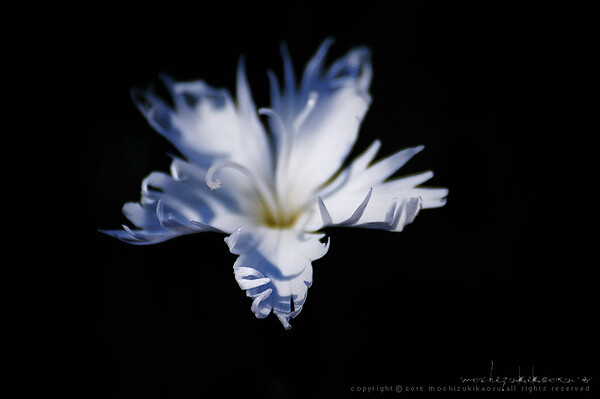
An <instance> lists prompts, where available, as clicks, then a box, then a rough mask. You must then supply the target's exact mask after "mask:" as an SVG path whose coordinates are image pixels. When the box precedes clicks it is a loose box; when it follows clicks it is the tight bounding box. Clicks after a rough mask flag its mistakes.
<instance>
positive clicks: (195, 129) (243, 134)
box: [132, 58, 272, 182]
mask: <svg viewBox="0 0 600 399" xmlns="http://www.w3.org/2000/svg"><path fill="white" fill-rule="evenodd" d="M161 77H162V80H163V82H164V83H165V86H166V88H167V89H168V91H169V92H170V94H171V96H172V99H173V103H174V105H175V106H174V107H173V108H172V107H171V106H169V105H168V104H167V103H166V102H165V101H163V100H162V99H160V98H159V97H157V96H156V94H154V93H153V92H152V90H150V89H148V90H139V89H133V90H132V98H133V101H134V102H135V104H136V105H137V106H138V108H139V109H140V111H141V112H142V114H144V116H145V117H146V118H147V119H148V122H149V123H150V125H151V126H152V127H153V128H155V129H156V130H157V131H158V132H159V133H160V134H162V135H163V136H165V137H166V138H167V139H168V140H169V141H171V143H173V145H174V146H175V147H176V148H177V149H178V150H179V151H180V152H181V153H182V154H183V155H184V156H186V157H187V158H188V159H190V160H192V161H193V162H194V163H195V164H197V165H199V166H201V167H203V168H209V167H210V166H211V164H212V163H214V162H215V161H217V160H222V159H227V160H232V161H235V162H237V163H239V164H241V165H244V166H246V167H247V168H249V169H251V170H252V171H253V172H254V173H256V174H257V175H258V176H260V177H261V178H262V179H264V181H266V182H269V181H270V179H272V155H271V150H270V148H269V144H268V141H267V136H266V133H265V131H264V128H263V127H262V124H261V123H260V120H259V119H258V115H257V113H256V109H255V106H254V103H253V101H252V97H251V94H250V89H249V85H248V81H247V79H246V73H245V68H244V60H243V58H242V59H240V62H239V65H238V70H237V100H238V105H237V107H236V105H235V103H234V101H233V99H232V98H231V96H230V94H229V92H228V91H227V90H225V89H215V88H213V87H210V86H209V85H207V84H206V83H204V82H203V81H193V82H175V81H174V80H173V79H171V78H170V77H168V76H165V75H162V76H161Z"/></svg>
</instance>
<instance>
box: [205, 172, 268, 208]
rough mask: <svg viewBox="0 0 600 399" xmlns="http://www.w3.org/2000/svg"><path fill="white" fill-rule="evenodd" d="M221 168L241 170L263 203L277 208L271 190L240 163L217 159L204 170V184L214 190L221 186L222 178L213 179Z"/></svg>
mask: <svg viewBox="0 0 600 399" xmlns="http://www.w3.org/2000/svg"><path fill="white" fill-rule="evenodd" d="M222 168H231V169H235V170H237V171H238V172H242V174H244V175H245V176H246V177H247V178H248V179H249V180H250V181H251V182H252V186H253V187H254V189H255V190H256V192H257V193H258V195H259V196H260V197H261V198H262V200H263V201H264V202H265V205H267V206H268V207H269V209H272V210H274V211H276V210H278V209H279V208H278V207H277V203H276V201H275V198H273V195H272V194H271V190H269V188H268V187H267V186H266V185H265V183H264V182H263V181H262V180H261V179H259V178H257V177H256V176H255V175H254V174H253V173H252V172H251V171H250V169H248V168H246V167H245V166H244V165H241V164H239V163H237V162H233V161H217V162H215V163H214V164H213V165H212V166H211V167H210V168H209V169H208V171H206V177H205V180H206V185H207V186H208V187H209V188H210V189H211V190H215V189H218V188H220V187H221V186H222V180H221V179H220V178H217V179H213V176H214V174H215V173H216V172H217V171H218V170H219V169H222Z"/></svg>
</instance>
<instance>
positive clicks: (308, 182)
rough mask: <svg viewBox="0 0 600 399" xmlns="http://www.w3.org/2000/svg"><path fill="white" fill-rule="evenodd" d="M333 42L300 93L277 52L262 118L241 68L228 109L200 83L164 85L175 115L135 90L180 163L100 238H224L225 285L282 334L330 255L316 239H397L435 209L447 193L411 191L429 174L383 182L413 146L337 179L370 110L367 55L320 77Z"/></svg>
mask: <svg viewBox="0 0 600 399" xmlns="http://www.w3.org/2000/svg"><path fill="white" fill-rule="evenodd" d="M331 44H332V40H331V39H328V40H325V42H324V43H323V44H322V45H321V46H320V48H319V49H318V50H317V52H316V54H315V55H314V57H313V58H312V59H311V60H310V61H309V62H308V64H307V66H306V68H305V70H304V73H303V75H302V79H301V81H300V84H299V85H297V84H296V79H295V76H294V71H293V67H292V61H291V59H290V56H289V54H288V52H287V49H286V48H285V46H282V55H283V65H284V79H283V90H281V89H280V87H279V82H278V80H277V78H276V77H275V75H274V74H273V73H272V72H271V71H269V79H270V86H271V102H272V104H271V108H261V109H259V110H258V111H257V110H256V108H255V106H254V103H253V101H252V97H251V95H250V89H249V86H248V82H247V80H246V75H245V69H244V61H243V59H240V62H239V65H238V69H237V88H236V100H237V102H236V101H234V100H233V99H232V97H231V96H230V94H229V93H228V92H227V91H226V90H223V89H215V88H213V87H210V86H208V85H207V84H206V83H204V82H203V81H195V82H174V81H173V80H172V79H171V78H169V77H166V76H162V77H161V78H162V80H163V82H164V84H165V86H166V87H167V89H168V90H169V91H170V93H171V95H172V99H173V104H174V106H173V107H171V106H169V105H168V104H167V103H166V102H164V101H163V100H162V99H160V98H158V97H157V96H156V95H155V94H154V93H153V92H152V91H151V90H146V91H139V90H133V91H132V97H133V99H134V101H135V103H136V104H137V106H138V107H139V109H140V110H141V111H142V113H143V114H144V115H145V116H146V118H147V119H148V122H149V123H150V125H151V126H152V127H153V128H154V129H156V130H157V131H158V132H159V133H160V134H162V135H163V136H165V137H166V138H167V139H168V140H169V141H171V143H173V145H174V146H175V147H176V148H177V149H178V150H179V151H180V152H181V154H183V156H184V157H185V158H184V159H183V158H177V157H174V159H173V162H172V164H171V173H170V175H169V174H165V173H162V172H152V173H151V174H150V175H149V176H148V177H146V178H145V179H144V181H143V182H142V194H141V200H140V202H139V203H137V202H136V203H127V204H125V206H124V207H123V213H124V214H125V216H126V217H127V218H128V219H129V220H130V221H131V222H132V223H133V224H134V225H135V226H136V227H137V228H136V229H131V228H129V227H127V226H123V229H124V230H109V231H104V232H105V233H107V234H109V235H111V236H114V237H117V238H119V239H121V240H123V241H125V242H128V243H132V244H139V245H144V244H155V243H158V242H161V241H165V240H168V239H170V238H173V237H177V236H180V235H184V234H192V233H200V232H205V231H214V232H221V233H226V234H229V236H228V237H227V238H225V242H226V243H227V245H228V246H229V250H230V251H231V252H232V253H234V254H236V255H239V257H238V259H237V260H236V262H235V264H234V265H233V271H234V274H235V278H236V280H237V282H238V284H239V285H240V287H241V288H242V289H243V290H246V294H247V295H248V296H249V297H251V298H253V302H252V306H251V309H252V311H253V312H254V313H255V315H256V317H259V318H263V317H266V316H267V315H268V314H269V313H271V312H273V313H274V314H275V315H276V316H277V317H278V318H279V320H280V321H281V323H282V324H283V325H284V327H285V328H286V329H288V328H290V324H289V320H290V317H295V316H297V315H298V314H299V313H300V311H301V310H302V307H303V306H304V303H305V301H306V295H307V292H308V287H310V285H311V284H312V266H311V262H312V261H313V260H315V259H319V258H321V257H322V256H323V255H325V253H326V252H327V250H328V248H329V240H327V243H323V242H322V241H321V240H322V239H323V238H324V236H325V235H324V234H322V233H318V231H319V230H321V229H323V228H324V227H326V226H349V227H365V228H373V229H383V230H389V231H394V232H399V231H402V229H403V228H404V226H405V225H407V224H408V223H410V222H412V221H413V220H414V218H415V216H417V214H418V212H419V211H420V210H421V209H422V208H435V207H440V206H443V205H444V203H445V197H446V195H447V193H448V191H447V189H444V188H422V187H418V186H419V185H420V184H421V183H423V182H425V181H427V180H429V179H430V178H431V177H432V176H433V173H432V172H430V171H428V172H424V173H421V174H417V175H413V176H410V177H405V178H399V179H393V180H389V181H388V178H389V177H390V176H392V175H393V174H394V173H395V172H396V170H398V169H399V168H400V167H401V166H402V165H404V164H405V163H406V162H407V161H408V160H409V159H410V158H411V157H412V156H413V155H415V154H416V153H418V152H420V151H421V150H422V149H423V146H419V147H413V148H408V149H405V150H402V151H399V152H397V153H395V154H393V155H390V156H388V157H386V158H384V159H382V160H380V161H378V162H376V163H372V161H373V159H374V158H375V155H376V154H377V151H378V149H379V147H380V142H379V141H375V142H374V143H373V144H371V146H369V148H368V149H367V150H366V151H365V152H364V153H363V154H362V155H360V156H359V157H358V158H357V159H355V160H354V161H353V162H352V163H351V164H350V165H349V166H348V167H347V168H345V169H343V170H341V171H340V168H341V166H342V163H343V162H344V160H345V158H346V157H347V156H348V153H349V152H350V150H351V148H352V147H353V145H354V142H355V141H356V139H357V135H358V129H359V126H360V124H361V121H362V119H363V117H364V115H365V113H366V112H367V109H368V108H369V104H370V102H371V97H370V95H369V86H370V83H371V75H372V70H371V63H370V53H369V50H368V49H367V48H356V49H354V50H352V51H350V52H349V53H348V54H347V55H346V56H345V57H343V58H341V59H338V60H336V61H335V62H334V63H333V64H332V65H331V66H330V67H329V68H327V69H324V59H325V56H326V53H327V51H328V49H329V47H330V45H331ZM259 115H264V116H265V120H266V121H268V129H267V128H265V126H264V125H263V123H262V122H261V119H259ZM268 132H269V133H268Z"/></svg>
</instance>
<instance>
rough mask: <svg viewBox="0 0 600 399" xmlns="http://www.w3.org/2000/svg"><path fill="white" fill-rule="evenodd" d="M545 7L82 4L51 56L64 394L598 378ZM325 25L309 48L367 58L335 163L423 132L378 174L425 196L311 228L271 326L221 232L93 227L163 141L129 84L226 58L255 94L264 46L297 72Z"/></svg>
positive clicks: (563, 79) (115, 210)
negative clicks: (356, 123)
mask: <svg viewBox="0 0 600 399" xmlns="http://www.w3.org/2000/svg"><path fill="white" fill-rule="evenodd" d="M481 3H486V5H482V4H481ZM547 11H548V10H544V9H542V8H540V9H533V7H531V8H530V9H524V8H523V6H519V5H517V6H509V5H507V4H504V3H503V4H499V5H491V4H489V3H488V2H466V3H465V2H458V3H457V2H439V3H429V2H428V3H427V4H425V3H421V2H416V1H405V2H396V3H395V5H379V6H377V5H372V4H370V3H369V4H357V5H355V6H348V5H346V6H336V7H334V6H331V7H326V6H323V5H322V4H321V5H319V6H315V5H308V4H306V3H298V4H297V5H286V6H281V5H271V6H267V5H261V4H255V5H252V6H243V7H240V6H233V5H223V6H211V7H206V6H200V7H199V8H194V9H188V8H186V7H180V8H178V7H177V6H172V7H161V8H160V9H149V10H148V9H147V10H143V11H142V10H136V11H135V12H130V11H125V10H121V9H111V10H107V9H100V8H99V9H97V10H88V11H86V12H85V16H86V18H82V19H81V20H80V22H77V23H76V26H77V27H78V29H75V30H74V31H73V32H72V33H73V34H81V35H82V36H83V38H84V40H83V41H82V43H83V44H81V45H79V46H74V47H73V56H74V57H73V58H74V60H76V61H75V62H74V63H72V64H71V66H70V68H72V70H73V76H77V78H78V79H80V80H81V85H82V88H81V89H80V90H77V89H76V90H77V91H78V95H77V96H76V99H79V100H80V101H82V102H83V103H85V109H84V110H82V113H81V114H80V115H78V117H80V118H82V120H85V125H84V127H83V128H82V131H80V132H79V133H78V136H77V140H79V141H83V143H84V146H85V148H86V149H87V150H86V153H85V156H86V162H85V164H84V165H85V169H84V173H85V176H86V182H87V187H86V188H85V190H86V195H87V198H86V200H85V205H84V207H85V210H86V213H85V218H82V220H76V221H75V223H76V224H78V225H81V223H85V224H86V227H85V229H83V231H85V233H83V234H82V237H83V238H84V239H85V240H84V241H85V242H86V244H85V246H84V247H83V248H84V249H85V250H86V255H85V261H84V262H82V263H83V264H82V267H83V268H85V271H86V273H88V274H89V277H90V278H89V280H85V281H87V282H88V283H87V285H85V284H84V288H83V289H84V290H85V291H87V296H86V298H88V297H90V299H91V302H90V303H89V305H88V304H87V303H84V304H83V305H82V306H84V309H83V310H82V312H83V313H82V315H86V316H91V317H90V320H91V325H90V327H89V331H88V332H90V333H91V334H90V335H89V338H87V337H88V335H85V336H86V338H85V339H84V343H83V345H82V346H81V353H80V354H81V355H82V357H83V358H84V360H85V361H86V364H89V365H90V368H89V372H86V374H87V378H88V379H89V382H88V383H86V384H85V388H84V392H82V394H83V396H82V397H90V396H92V395H96V394H99V395H100V396H102V397H107V398H134V397H140V398H141V397H143V398H200V397H206V396H209V392H216V393H221V394H223V395H225V394H228V393H232V394H233V395H234V397H237V394H240V395H241V394H247V395H250V396H253V395H261V397H266V398H270V397H309V396H315V395H326V396H328V397H346V396H348V397H353V396H359V395H358V394H356V393H353V392H351V387H356V386H385V385H387V386H390V385H391V386H394V387H395V386H396V385H398V384H401V385H404V386H409V387H410V386H425V387H427V386H429V385H432V386H443V385H458V384H459V377H477V376H487V375H488V374H489V368H490V362H491V361H494V363H495V368H494V372H495V375H499V376H501V375H505V376H515V375H517V373H518V367H519V366H520V367H521V370H522V374H526V373H530V372H531V368H532V367H535V373H536V374H537V375H539V376H570V377H581V376H584V375H585V376H592V377H595V378H598V377H599V376H598V373H597V366H596V365H597V363H598V347H597V344H595V343H594V341H595V340H594V339H593V338H597V328H596V327H595V323H593V318H594V317H597V308H596V307H593V306H592V292H593V289H592V286H593V285H594V277H593V273H592V272H593V270H594V269H595V268H596V267H597V266H596V263H597V261H596V258H590V257H587V256H584V255H583V254H584V252H583V249H584V248H586V247H588V246H590V245H593V240H592V237H591V235H590V234H588V233H586V232H584V231H582V229H581V226H582V225H586V224H587V222H586V220H588V217H589V216H588V215H587V214H586V209H587V208H588V205H590V204H591V200H592V197H593V196H592V194H591V193H590V192H589V188H588V187H589V186H590V184H591V183H592V181H589V180H587V179H586V178H584V173H585V171H586V170H589V169H588V164H590V163H591V158H586V156H584V155H583V153H581V152H579V150H578V148H580V147H585V146H586V141H581V140H580V139H579V138H577V136H576V135H575V134H576V131H575V130H576V129H575V124H574V123H573V122H572V120H571V118H572V117H571V116H570V114H569V113H568V111H569V109H568V105H567V104H565V103H564V100H565V98H568V97H567V94H566V91H565V90H566V88H567V87H568V86H569V85H570V84H571V82H572V79H574V75H573V71H572V70H569V71H566V70H565V69H563V68H562V67H561V65H562V64H561V63H562V62H563V61H564V58H565V57H568V55H565V54H568V51H569V50H568V48H569V47H570V46H569V39H568V38H566V37H565V36H564V35H563V32H564V30H565V29H566V28H565V26H564V22H565V21H564V18H563V19H561V16H560V15H559V14H560V13H557V14H553V16H552V18H550V17H548V16H547ZM555 11H556V10H555ZM565 18H566V17H565ZM327 36H333V37H335V39H336V43H335V45H334V47H333V48H332V50H331V53H330V55H331V56H330V58H329V59H334V58H336V57H337V56H340V55H343V54H344V53H346V52H347V51H348V50H350V49H351V48H352V47H355V46H358V45H367V46H369V47H370V48H371V50H372V56H373V67H374V79H373V84H372V87H371V93H372V95H373V100H374V101H373V104H372V106H371V109H370V111H369V113H368V114H367V116H366V119H365V120H364V123H363V125H362V128H361V135H360V138H359V140H358V142H357V145H356V148H355V151H354V154H358V153H359V152H360V151H361V150H363V149H364V148H366V146H367V145H368V144H369V143H371V142H372V141H373V140H374V139H375V138H378V137H379V138H381V139H382V141H383V147H382V150H381V151H380V155H386V154H389V153H391V152H393V151H395V150H397V149H400V148H403V147H407V146H413V145H419V144H424V145H425V147H426V148H425V151H424V152H422V153H421V154H419V155H418V156H417V157H416V158H415V159H413V160H412V161H411V162H410V163H409V164H408V165H407V166H406V167H405V168H403V169H402V170H401V172H400V174H408V173H414V172H418V171H421V170H426V169H432V170H434V171H435V173H436V176H435V177H434V179H433V180H431V181H430V184H431V185H437V186H444V187H448V188H449V189H450V194H449V197H448V203H447V205H446V206H445V207H443V208H440V209H434V210H426V211H424V212H422V213H421V214H420V215H419V216H418V218H417V219H416V220H415V222H414V223H413V224H411V225H409V226H408V227H407V228H406V230H405V231H404V232H403V233H400V234H392V233H387V232H379V231H370V230H360V229H346V230H344V229H331V230H330V231H327V233H328V234H329V235H330V236H331V248H330V250H329V253H328V254H327V255H326V256H325V257H324V258H322V259H321V260H318V261H316V262H314V263H313V267H314V284H313V286H312V288H311V289H310V290H309V293H310V294H309V299H308V301H307V303H306V306H305V307H304V309H303V312H302V313H301V314H300V316H299V317H297V318H296V319H294V320H293V322H292V326H293V328H292V329H291V330H290V331H285V330H284V329H283V328H282V326H281V325H280V323H279V321H277V319H276V318H275V317H273V316H269V317H268V318H267V319H266V320H257V319H256V318H255V317H254V315H253V314H252V313H251V312H250V310H249V307H250V303H251V301H250V299H248V298H246V297H245V294H244V292H243V291H242V290H240V289H239V287H238V286H237V283H236V282H235V280H234V278H233V273H232V264H233V262H234V260H235V256H234V255H232V254H230V253H229V252H228V250H227V247H226V245H225V244H224V242H223V236H219V235H216V234H202V235H193V236H185V237H180V238H177V239H174V240H172V241H168V242H165V243H161V244H158V245H156V246H146V247H136V246H130V245H126V244H123V243H121V242H119V241H117V240H115V239H112V238H110V237H107V236H103V235H101V234H100V233H98V232H97V229H99V228H103V229H107V228H118V227H119V226H120V225H121V224H122V223H124V222H125V221H126V220H125V218H124V217H123V216H122V214H121V212H120V210H121V206H122V205H123V203H125V202H127V201H134V200H138V199H139V195H140V194H139V191H140V184H141V180H142V179H143V178H144V177H145V176H146V175H147V174H149V173H150V172H151V171H153V170H162V171H168V165H169V162H170V158H169V157H168V155H167V152H172V151H173V148H172V147H171V146H170V144H169V143H168V142H167V141H166V140H164V139H163V138H162V137H161V136H159V135H158V134H157V133H155V132H153V131H152V129H151V128H150V127H149V126H148V125H147V123H146V122H145V120H144V119H143V117H142V116H141V114H139V113H138V111H137V110H136V108H135V107H134V105H133V103H132V102H131V100H130V98H129V89H130V87H132V86H138V87H143V86H146V85H147V84H150V83H154V84H158V79H157V76H158V73H159V72H166V73H169V74H171V75H172V76H173V77H175V78H176V79H178V80H185V79H204V80H206V81H207V82H208V83H209V84H211V85H213V86H217V87H227V88H229V89H230V90H232V89H233V87H234V84H235V69H236V64H237V59H238V57H239V55H240V54H245V55H246V64H247V71H248V76H249V80H250V84H251V86H252V89H253V95H254V99H255V102H256V103H257V105H259V106H266V105H268V82H267V78H266V73H265V72H266V70H267V69H268V68H272V69H274V70H275V72H276V73H278V74H279V76H281V61H280V55H279V44H280V43H281V42H282V41H285V42H286V43H287V44H288V45H289V48H290V52H291V54H292V58H293V59H294V66H295V68H296V71H297V73H300V71H301V68H303V67H304V64H305V62H306V61H307V60H308V58H309V57H310V56H311V55H312V54H313V52H314V51H315V49H316V48H317V46H318V45H319V44H320V43H321V42H322V40H323V39H324V38H325V37H327ZM565 51H566V52H567V53H565ZM66 72H67V73H69V70H67V71H66ZM84 86H85V89H83V87H84ZM568 102H569V101H567V103H568ZM80 231H81V230H80ZM594 241H595V240H594ZM592 388H595V386H593V387H592ZM425 389H427V388H425ZM392 395H395V394H391V393H388V394H387V395H386V396H392Z"/></svg>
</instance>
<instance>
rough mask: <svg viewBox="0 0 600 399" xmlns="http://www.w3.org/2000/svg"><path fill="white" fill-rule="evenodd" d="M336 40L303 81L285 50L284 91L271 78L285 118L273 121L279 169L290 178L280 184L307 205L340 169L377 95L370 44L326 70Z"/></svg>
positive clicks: (291, 198) (289, 197) (277, 108)
mask: <svg viewBox="0 0 600 399" xmlns="http://www.w3.org/2000/svg"><path fill="white" fill-rule="evenodd" d="M331 43H332V41H331V40H330V39H328V40H326V41H325V42H324V43H323V44H322V45H321V47H320V48H319V50H317V53H316V54H315V56H314V57H313V58H312V59H311V60H310V61H309V63H308V65H307V67H306V69H305V71H304V74H303V78H302V82H301V83H300V86H299V89H297V88H296V87H295V83H294V80H293V75H292V72H290V65H291V61H290V59H289V57H288V55H287V52H285V51H284V52H283V58H284V65H285V68H284V70H285V76H286V78H285V81H286V84H285V88H284V93H282V94H281V93H278V92H277V91H278V85H277V84H276V81H275V80H274V78H271V91H272V93H275V94H272V98H273V104H272V107H273V108H272V109H273V111H274V113H275V114H277V115H279V117H280V119H281V123H274V122H273V121H272V123H271V128H272V130H273V131H274V133H275V134H274V137H275V138H276V147H277V152H278V169H279V170H278V173H283V174H284V176H285V177H283V178H279V179H277V182H278V186H279V185H280V182H286V184H287V186H286V187H279V188H280V191H279V194H280V195H281V194H284V195H285V197H284V199H283V200H284V201H285V202H286V203H292V204H295V205H297V206H302V205H303V204H304V203H305V202H306V201H307V200H308V199H309V198H308V197H307V196H310V194H311V193H313V192H314V191H315V190H316V189H317V188H318V187H319V186H321V185H323V184H324V183H325V182H326V181H327V180H328V179H330V178H331V176H333V175H334V174H335V173H336V172H337V171H338V170H339V168H340V165H342V163H343V161H344V159H345V158H346V157H347V155H348V153H349V152H350V150H351V148H352V146H353V145H354V142H355V141H356V138H357V135H358V129H359V126H360V123H361V121H362V118H363V117H364V115H365V113H366V111H367V109H368V107H369V105H370V102H371V97H370V95H369V93H368V89H369V85H370V82H371V74H372V73H371V62H370V52H369V50H368V49H366V48H357V49H354V50H352V51H350V52H349V53H348V54H347V55H346V56H345V57H343V58H341V59H339V60H337V61H336V62H334V63H333V64H332V66H331V67H330V68H329V69H327V70H326V71H323V64H324V59H325V56H326V53H327V50H328V48H329V46H330V45H331Z"/></svg>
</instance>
